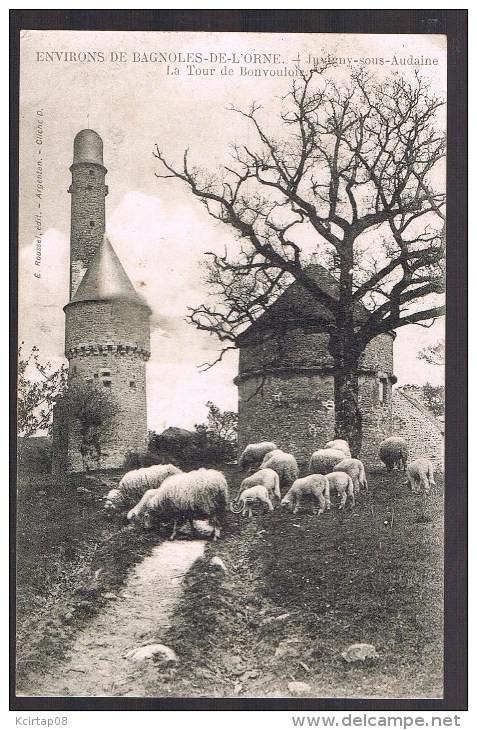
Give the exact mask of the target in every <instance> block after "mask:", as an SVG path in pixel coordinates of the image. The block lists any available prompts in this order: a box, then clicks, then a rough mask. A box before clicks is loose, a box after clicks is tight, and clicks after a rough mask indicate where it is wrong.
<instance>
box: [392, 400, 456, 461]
mask: <svg viewBox="0 0 477 730" xmlns="http://www.w3.org/2000/svg"><path fill="white" fill-rule="evenodd" d="M393 433H394V434H396V435H399V436H402V437H403V438H405V439H406V442H407V444H408V447H409V461H412V459H417V458H419V457H421V456H424V457H426V458H428V459H430V460H431V462H432V464H433V466H434V468H435V469H440V470H443V469H444V426H443V423H441V422H440V421H438V420H437V419H436V418H435V417H434V416H433V414H432V413H431V412H430V411H429V410H428V409H427V408H426V406H425V405H424V404H423V402H422V400H421V392H420V389H419V388H416V387H406V386H404V387H402V388H395V389H394V391H393Z"/></svg>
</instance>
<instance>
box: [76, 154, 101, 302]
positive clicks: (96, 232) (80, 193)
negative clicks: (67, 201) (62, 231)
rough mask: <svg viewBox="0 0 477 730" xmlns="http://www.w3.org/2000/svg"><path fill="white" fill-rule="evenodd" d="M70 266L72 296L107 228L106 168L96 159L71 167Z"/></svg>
mask: <svg viewBox="0 0 477 730" xmlns="http://www.w3.org/2000/svg"><path fill="white" fill-rule="evenodd" d="M70 170H71V173H72V181H71V185H70V187H69V189H68V192H69V193H71V238H70V243H71V253H70V261H71V270H70V282H71V288H70V299H71V298H72V297H73V295H74V293H75V291H76V289H77V288H78V286H79V284H80V282H81V279H82V277H83V275H84V272H85V270H86V269H87V268H88V266H89V264H90V263H91V261H92V258H93V256H94V254H95V253H96V250H97V248H98V246H99V244H100V242H101V240H102V238H103V235H104V231H105V196H106V195H107V193H108V188H107V186H106V185H105V182H104V181H105V175H106V168H105V167H103V166H102V165H98V164H95V163H93V162H78V163H74V164H73V165H72V166H71V168H70Z"/></svg>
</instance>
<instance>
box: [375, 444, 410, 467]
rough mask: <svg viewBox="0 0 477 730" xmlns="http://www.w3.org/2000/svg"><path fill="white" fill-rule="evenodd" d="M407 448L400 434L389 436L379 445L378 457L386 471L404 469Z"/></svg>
mask: <svg viewBox="0 0 477 730" xmlns="http://www.w3.org/2000/svg"><path fill="white" fill-rule="evenodd" d="M407 457H408V448H407V443H406V441H405V440H404V439H403V438H401V436H389V438H387V439H384V441H382V442H381V443H380V445H379V458H380V459H381V461H382V462H383V463H384V464H385V466H386V469H387V470H388V471H392V470H393V469H394V468H396V469H403V470H404V469H405V468H406V464H407Z"/></svg>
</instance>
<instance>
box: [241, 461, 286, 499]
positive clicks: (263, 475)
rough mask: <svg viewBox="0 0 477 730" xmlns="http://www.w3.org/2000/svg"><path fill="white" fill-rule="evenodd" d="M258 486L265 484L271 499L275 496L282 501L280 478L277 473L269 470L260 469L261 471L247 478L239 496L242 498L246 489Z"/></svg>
mask: <svg viewBox="0 0 477 730" xmlns="http://www.w3.org/2000/svg"><path fill="white" fill-rule="evenodd" d="M257 484H263V486H264V487H266V488H267V490H268V494H269V496H270V499H272V497H273V496H275V497H277V498H278V499H280V497H281V494H280V478H279V476H278V474H277V472H276V471H274V470H273V469H268V468H266V469H259V471H257V472H255V474H251V475H250V476H249V477H246V478H245V479H244V480H243V482H242V484H241V485H240V492H239V495H238V496H240V494H241V493H242V492H243V490H244V489H248V488H249V487H254V486H256V485H257Z"/></svg>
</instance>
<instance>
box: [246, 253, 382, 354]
mask: <svg viewBox="0 0 477 730" xmlns="http://www.w3.org/2000/svg"><path fill="white" fill-rule="evenodd" d="M305 271H306V273H307V275H308V276H309V277H310V278H311V279H313V280H314V281H315V282H316V283H317V284H319V286H320V288H321V289H322V290H323V291H324V292H325V293H326V294H328V295H329V296H331V297H333V298H334V299H336V300H337V299H338V295H339V282H338V280H337V279H335V277H334V276H332V275H331V274H330V273H329V272H328V271H327V270H326V269H325V268H324V267H323V266H320V265H319V264H310V265H309V266H307V267H306V269H305ZM366 315H367V311H366V308H365V307H364V306H363V305H362V304H361V302H357V303H356V304H355V316H356V317H357V318H358V319H361V320H363V319H365V317H366ZM317 318H323V319H326V320H331V314H330V312H329V311H328V309H327V308H326V307H325V306H323V305H322V304H320V302H317V301H316V299H315V298H314V297H313V294H312V293H311V292H309V291H308V289H305V287H304V286H303V285H302V284H300V283H299V282H298V281H294V282H293V283H292V284H290V286H289V287H288V288H287V289H286V290H285V291H284V292H283V294H282V295H281V296H280V297H278V299H276V300H275V301H274V302H273V304H271V305H270V307H269V308H268V309H267V310H266V311H265V312H264V313H263V314H261V315H260V317H259V318H258V319H257V320H256V322H254V323H253V324H251V325H250V326H249V327H248V328H247V329H246V330H244V331H243V332H241V334H240V335H239V336H238V337H237V340H236V341H237V344H238V345H241V344H244V343H245V342H246V341H247V340H248V338H249V336H251V335H253V334H254V333H255V332H256V331H259V330H263V329H278V328H280V327H282V326H283V325H284V324H286V325H287V326H290V325H293V324H295V325H300V326H306V325H307V323H308V324H309V325H310V326H311V325H313V323H315V326H316V319H317Z"/></svg>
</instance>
